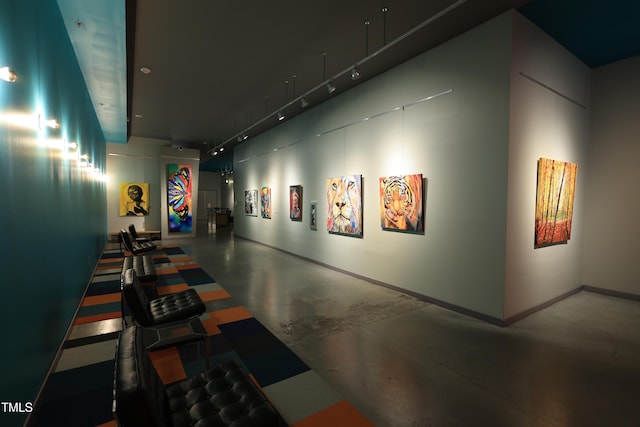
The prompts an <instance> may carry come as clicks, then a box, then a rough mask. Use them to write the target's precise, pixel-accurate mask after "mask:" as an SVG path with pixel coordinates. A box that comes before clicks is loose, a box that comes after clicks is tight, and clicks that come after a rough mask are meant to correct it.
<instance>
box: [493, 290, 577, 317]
mask: <svg viewBox="0 0 640 427" xmlns="http://www.w3.org/2000/svg"><path fill="white" fill-rule="evenodd" d="M582 288H583V286H578V287H577V288H575V289H572V290H570V291H569V292H566V293H564V294H562V295H559V296H557V297H555V298H552V299H550V300H549V301H545V302H543V303H542V304H538V305H536V306H535V307H531V308H530V309H528V310H525V311H522V312H520V313H518V314H515V315H513V316H511V317H508V318H506V319H505V320H504V326H510V325H513V324H514V323H516V322H518V321H520V320H522V319H524V318H525V317H529V316H531V315H532V314H533V313H536V312H538V311H540V310H544V309H545V308H547V307H550V306H552V305H554V304H556V303H558V302H560V301H562V300H563V299H566V298H569V297H570V296H573V295H575V294H577V293H579V292H580V291H582Z"/></svg>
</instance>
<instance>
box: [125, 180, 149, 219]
mask: <svg viewBox="0 0 640 427" xmlns="http://www.w3.org/2000/svg"><path fill="white" fill-rule="evenodd" d="M146 215H149V184H148V183H141V182H122V183H120V216H146Z"/></svg>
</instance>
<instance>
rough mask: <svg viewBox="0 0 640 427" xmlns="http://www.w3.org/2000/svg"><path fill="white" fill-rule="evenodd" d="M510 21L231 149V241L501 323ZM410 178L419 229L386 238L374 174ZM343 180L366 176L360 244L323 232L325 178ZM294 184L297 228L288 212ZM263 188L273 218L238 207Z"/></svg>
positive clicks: (470, 34) (444, 47)
mask: <svg viewBox="0 0 640 427" xmlns="http://www.w3.org/2000/svg"><path fill="white" fill-rule="evenodd" d="M511 25H512V23H511V15H510V14H505V15H503V16H500V17H498V18H496V19H494V20H492V21H490V22H488V23H486V24H484V25H481V26H480V27H478V28H476V29H474V30H472V31H470V32H468V33H466V34H464V35H462V36H460V37H458V38H456V39H454V40H452V41H450V42H448V43H446V44H444V45H441V46H439V47H437V48H435V49H433V50H431V51H429V52H427V53H425V54H422V55H420V56H418V57H417V58H415V59H413V60H411V61H409V62H407V63H405V64H402V65H400V66H398V67H396V68H395V69H393V70H391V71H389V72H387V73H385V74H384V75H382V76H379V77H377V78H375V79H373V80H371V81H369V82H366V83H364V84H362V85H360V86H358V87H356V88H355V89H353V90H350V91H349V92H347V93H344V94H342V95H340V96H338V97H336V98H334V99H332V100H331V101H330V102H326V103H324V104H321V105H320V106H318V107H316V108H314V109H312V110H310V111H308V112H306V113H305V114H303V115H300V116H298V117H296V118H294V119H293V120H291V121H289V122H287V123H285V124H283V125H280V126H278V127H277V128H275V129H273V130H271V131H269V132H267V133H265V134H263V135H261V136H258V137H256V138H255V139H251V140H249V141H248V142H246V143H244V144H242V145H240V146H238V147H236V150H235V152H234V169H235V199H236V216H235V218H236V219H235V232H236V234H238V235H240V236H244V237H247V238H250V239H253V240H256V241H259V242H263V243H265V244H268V245H272V246H275V247H278V248H281V249H284V250H286V251H290V252H294V253H296V254H300V255H302V256H304V257H308V258H311V259H314V260H317V261H319V262H321V263H325V264H328V265H331V266H334V267H337V268H341V269H345V270H348V271H351V272H353V273H356V274H359V275H362V276H365V277H368V278H371V279H374V280H377V281H381V282H384V283H388V284H391V285H394V286H398V287H400V288H403V289H406V290H409V291H413V292H417V293H420V294H423V295H427V296H429V297H432V298H436V299H438V300H441V301H444V302H447V303H451V304H455V305H458V306H461V307H465V308H467V309H469V310H473V311H476V312H478V313H482V314H484V315H488V316H492V317H494V318H502V316H503V295H504V271H505V245H504V243H505V239H506V233H505V222H506V210H507V200H506V194H507V193H506V191H507V153H508V150H507V148H508V143H509V89H510V87H509V73H510V61H511V37H510V34H511ZM450 89H453V92H452V93H449V94H446V95H442V96H440V97H437V98H435V99H432V100H430V101H425V102H421V103H418V104H415V105H411V106H408V104H411V103H412V102H414V101H417V100H420V99H423V98H425V97H428V96H431V95H434V94H439V93H442V92H443V91H447V90H450ZM401 106H407V107H406V108H404V109H403V108H400V109H398V110H394V109H395V108H396V107H401ZM389 111H391V112H389ZM384 112H389V113H388V114H382V115H381V116H378V117H375V118H372V119H370V120H364V119H365V118H367V117H371V116H375V115H377V114H380V113H384ZM345 125H346V127H343V126H345ZM335 129H337V130H335ZM317 134H322V136H319V137H317V136H315V135H317ZM274 149H277V151H274ZM410 173H422V174H423V175H424V177H425V183H426V192H425V197H426V211H425V228H426V231H425V233H424V235H412V234H403V233H394V232H388V231H383V230H381V227H380V215H379V212H380V209H379V194H378V178H379V177H381V176H388V175H394V174H410ZM350 174H362V176H363V199H364V200H363V211H364V236H363V238H361V239H358V238H352V237H345V236H338V235H330V234H328V233H327V231H326V229H325V227H324V224H325V222H326V218H327V214H326V201H325V200H326V199H325V194H324V193H325V182H326V179H327V178H330V177H334V176H341V175H350ZM295 184H300V185H302V186H303V207H304V210H305V212H304V220H303V221H302V222H301V223H298V222H292V221H290V220H289V217H288V203H289V201H288V190H289V186H290V185H295ZM262 186H270V187H271V189H272V204H273V218H272V219H263V218H261V217H259V216H258V217H251V216H245V215H244V214H243V209H242V206H238V204H242V203H243V202H242V201H243V200H244V191H245V190H249V189H259V188H260V187H262ZM312 200H313V201H317V202H318V206H319V212H318V224H319V227H318V230H317V231H313V230H310V228H309V220H308V209H309V202H310V201H312Z"/></svg>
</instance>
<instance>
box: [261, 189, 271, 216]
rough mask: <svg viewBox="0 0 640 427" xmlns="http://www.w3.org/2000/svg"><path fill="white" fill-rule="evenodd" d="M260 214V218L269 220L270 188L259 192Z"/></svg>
mask: <svg viewBox="0 0 640 427" xmlns="http://www.w3.org/2000/svg"><path fill="white" fill-rule="evenodd" d="M260 213H261V214H262V218H271V187H262V189H261V190H260Z"/></svg>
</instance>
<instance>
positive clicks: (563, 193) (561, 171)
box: [534, 158, 578, 248]
mask: <svg viewBox="0 0 640 427" xmlns="http://www.w3.org/2000/svg"><path fill="white" fill-rule="evenodd" d="M577 171H578V165H577V164H575V163H568V162H562V161H559V160H551V159H544V158H541V159H540V160H538V188H537V192H536V219H535V221H536V222H535V242H534V247H535V248H541V247H544V246H550V245H557V244H562V243H566V242H567V241H568V240H569V239H570V238H571V222H572V220H573V198H574V195H575V189H576V173H577Z"/></svg>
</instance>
